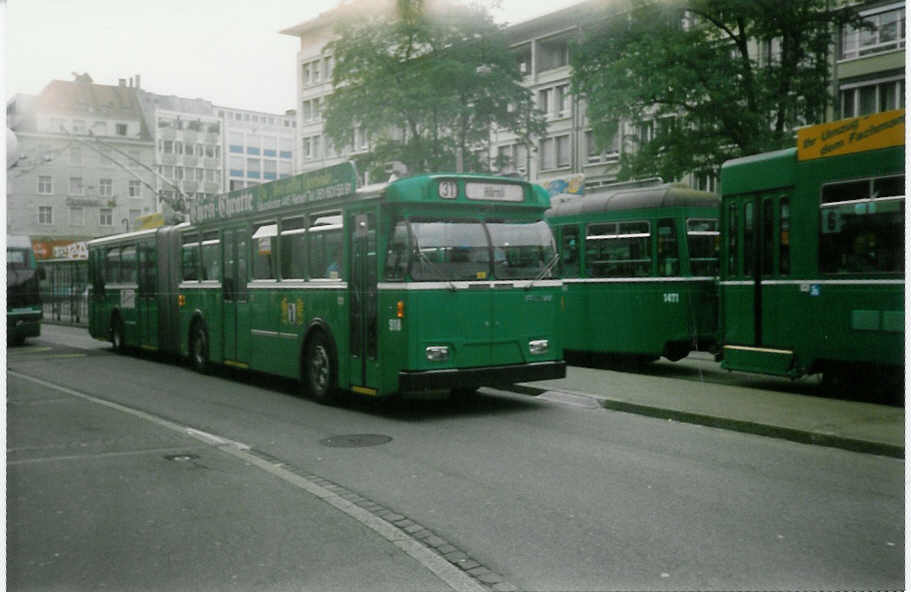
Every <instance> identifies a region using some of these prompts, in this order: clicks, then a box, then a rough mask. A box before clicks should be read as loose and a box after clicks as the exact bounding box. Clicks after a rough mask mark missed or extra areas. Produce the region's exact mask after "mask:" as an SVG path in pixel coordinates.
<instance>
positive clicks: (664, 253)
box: [658, 218, 680, 277]
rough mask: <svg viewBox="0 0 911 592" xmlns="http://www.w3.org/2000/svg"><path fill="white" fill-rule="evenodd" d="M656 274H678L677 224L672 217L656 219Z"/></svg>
mask: <svg viewBox="0 0 911 592" xmlns="http://www.w3.org/2000/svg"><path fill="white" fill-rule="evenodd" d="M658 275H660V276H666V277H667V276H676V275H680V255H679V254H678V249H677V225H676V224H674V220H673V218H662V219H661V220H659V221H658Z"/></svg>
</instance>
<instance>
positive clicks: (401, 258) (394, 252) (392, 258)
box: [383, 221, 408, 281]
mask: <svg viewBox="0 0 911 592" xmlns="http://www.w3.org/2000/svg"><path fill="white" fill-rule="evenodd" d="M407 271H408V223H407V222H405V221H399V222H397V223H396V225H395V229H394V230H393V231H392V236H391V237H390V238H389V244H388V245H387V246H386V265H385V270H384V272H383V277H384V278H385V279H387V280H398V281H401V280H404V279H405V274H406V273H407Z"/></svg>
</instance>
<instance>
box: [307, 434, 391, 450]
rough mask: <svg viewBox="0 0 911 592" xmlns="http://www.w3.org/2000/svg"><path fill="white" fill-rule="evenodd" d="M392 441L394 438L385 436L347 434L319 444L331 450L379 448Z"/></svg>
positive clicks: (331, 437) (330, 438)
mask: <svg viewBox="0 0 911 592" xmlns="http://www.w3.org/2000/svg"><path fill="white" fill-rule="evenodd" d="M391 441H392V438H390V437H389V436H384V435H383V434H345V435H342V436H329V437H328V438H323V439H322V440H320V441H319V443H320V444H322V445H323V446H329V447H330V448H360V447H363V446H379V445H380V444H385V443H386V442H391Z"/></svg>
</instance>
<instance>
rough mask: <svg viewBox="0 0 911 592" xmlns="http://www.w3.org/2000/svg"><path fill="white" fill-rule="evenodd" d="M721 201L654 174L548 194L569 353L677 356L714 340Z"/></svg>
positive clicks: (575, 356) (583, 357) (591, 357)
mask: <svg viewBox="0 0 911 592" xmlns="http://www.w3.org/2000/svg"><path fill="white" fill-rule="evenodd" d="M719 201H720V200H719V198H718V196H717V195H715V194H712V193H707V192H703V191H697V190H694V189H690V188H688V187H686V186H683V185H679V184H668V183H661V182H660V181H657V182H653V183H648V182H646V183H644V184H643V183H636V184H632V185H626V186H623V185H620V186H615V187H611V188H608V189H607V190H603V191H598V192H595V193H591V194H587V195H585V196H584V197H576V196H558V197H555V198H554V202H555V203H554V205H553V207H552V208H551V209H550V210H548V212H547V220H548V223H549V224H550V225H551V227H552V229H553V231H554V234H555V235H556V237H557V242H558V245H559V250H560V258H561V268H562V270H561V275H562V277H563V282H564V293H565V300H566V313H565V317H564V328H565V330H564V334H563V346H564V349H565V350H566V353H567V358H568V359H570V360H571V361H576V360H579V361H581V362H582V363H585V362H594V361H597V360H598V359H599V358H605V357H614V358H620V359H627V360H637V361H651V360H655V359H657V358H658V357H660V356H665V357H666V358H668V359H670V360H673V361H676V360H679V359H681V358H684V357H686V356H687V355H688V354H689V353H690V352H691V351H693V350H697V349H698V350H708V349H712V348H713V347H714V344H715V337H716V329H717V286H716V282H717V277H716V276H717V273H718V271H717V270H718V244H719V231H718V207H719Z"/></svg>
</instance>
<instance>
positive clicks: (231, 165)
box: [228, 156, 244, 177]
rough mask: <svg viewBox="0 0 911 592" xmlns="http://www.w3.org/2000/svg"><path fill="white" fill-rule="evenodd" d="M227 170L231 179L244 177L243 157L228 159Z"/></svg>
mask: <svg viewBox="0 0 911 592" xmlns="http://www.w3.org/2000/svg"><path fill="white" fill-rule="evenodd" d="M228 170H229V173H230V175H231V176H232V177H243V176H244V157H243V156H231V157H229V158H228Z"/></svg>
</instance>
